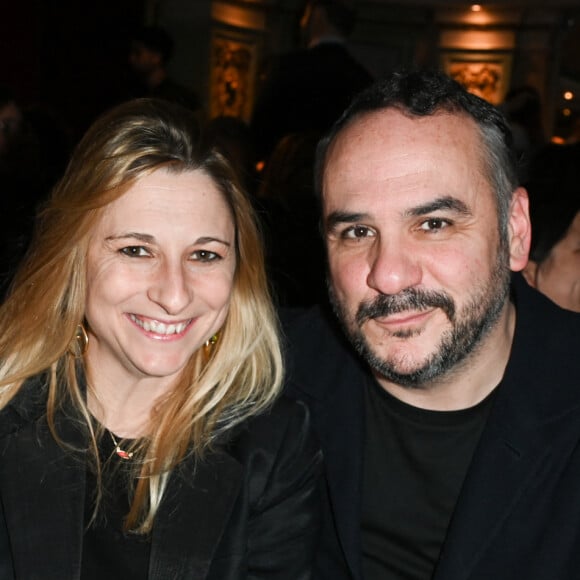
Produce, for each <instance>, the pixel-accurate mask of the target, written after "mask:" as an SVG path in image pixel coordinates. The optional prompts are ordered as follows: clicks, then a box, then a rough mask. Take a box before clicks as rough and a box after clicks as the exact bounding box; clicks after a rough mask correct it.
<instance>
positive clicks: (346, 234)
mask: <svg viewBox="0 0 580 580" xmlns="http://www.w3.org/2000/svg"><path fill="white" fill-rule="evenodd" d="M372 236H374V232H373V230H371V228H367V227H366V226H352V227H350V228H347V229H346V230H344V231H343V232H342V237H343V238H347V239H351V240H352V239H358V238H370V237H372Z"/></svg>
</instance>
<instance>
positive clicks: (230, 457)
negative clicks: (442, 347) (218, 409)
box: [0, 377, 321, 580]
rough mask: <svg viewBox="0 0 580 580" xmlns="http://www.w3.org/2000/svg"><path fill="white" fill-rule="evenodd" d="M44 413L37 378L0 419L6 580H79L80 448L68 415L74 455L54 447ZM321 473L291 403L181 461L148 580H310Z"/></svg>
mask: <svg viewBox="0 0 580 580" xmlns="http://www.w3.org/2000/svg"><path fill="white" fill-rule="evenodd" d="M45 407H46V388H45V386H44V381H43V380H42V379H41V378H40V377H38V378H37V379H35V380H32V381H29V382H28V383H27V384H26V385H25V386H24V387H23V388H22V389H21V391H20V392H19V394H18V395H17V396H16V397H15V399H13V400H12V401H11V402H10V404H9V405H7V406H6V407H5V408H4V409H3V410H2V411H0V578H2V580H63V579H66V580H80V578H81V556H82V550H83V546H82V540H83V533H84V524H85V492H86V472H87V469H86V463H87V462H86V459H85V453H86V452H85V451H83V449H85V448H86V446H87V445H86V437H85V435H84V433H83V431H82V429H81V428H80V425H81V424H80V423H78V422H77V421H75V420H74V416H73V418H71V416H70V412H71V411H70V409H69V410H68V411H67V410H65V412H68V416H66V415H65V416H64V418H65V420H63V416H59V417H57V428H58V432H59V435H60V436H61V437H62V438H63V440H64V441H65V442H66V443H67V444H68V445H69V447H63V446H61V445H59V444H58V443H56V441H55V440H54V438H53V437H52V435H51V433H50V431H49V429H48V425H47V422H46V417H45ZM72 449H77V451H76V452H73V450H72ZM320 465H321V454H320V450H319V448H318V446H317V444H316V442H315V440H314V438H313V437H312V435H311V432H310V429H309V414H308V411H307V409H306V408H305V407H304V406H303V405H299V404H298V405H297V404H296V403H294V402H293V401H289V400H288V399H286V398H282V399H279V400H278V401H277V402H276V404H275V405H274V406H273V407H272V409H271V410H270V411H269V412H267V413H264V414H263V415H260V416H257V417H254V418H252V419H251V420H248V421H246V422H245V423H244V424H242V425H241V426H239V427H238V428H236V429H235V433H232V437H231V439H229V440H228V441H225V442H223V443H222V444H221V445H219V446H217V447H216V449H215V450H214V451H213V452H212V453H211V454H210V455H208V456H207V457H206V458H205V459H204V460H203V461H197V460H195V458H194V457H192V456H188V457H187V458H186V459H184V460H183V461H182V462H181V463H180V464H179V465H178V466H177V467H176V468H175V469H174V471H173V472H172V474H171V476H170V478H169V481H168V485H167V488H166V490H165V493H164V495H163V499H162V501H161V504H160V506H159V510H158V513H157V515H156V519H155V522H154V526H153V530H152V533H151V554H150V560H149V569H148V575H147V578H148V580H168V579H169V578H171V579H172V580H226V579H227V580H246V579H252V580H258V579H266V578H267V579H276V580H307V579H310V578H311V563H312V557H313V553H314V550H315V547H316V543H317V539H318V531H319V516H320V514H319V502H318V489H319V483H318V476H319V472H320ZM125 580H130V579H129V578H126V579H125Z"/></svg>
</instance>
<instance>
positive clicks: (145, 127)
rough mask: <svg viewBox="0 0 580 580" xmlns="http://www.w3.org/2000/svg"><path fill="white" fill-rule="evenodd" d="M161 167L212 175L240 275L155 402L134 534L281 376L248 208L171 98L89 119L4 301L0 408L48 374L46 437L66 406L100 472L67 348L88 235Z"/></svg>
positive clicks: (82, 293)
mask: <svg viewBox="0 0 580 580" xmlns="http://www.w3.org/2000/svg"><path fill="white" fill-rule="evenodd" d="M159 168H164V169H166V170H168V171H170V172H176V173H179V172H183V171H203V172H204V173H206V174H207V175H208V176H210V177H211V178H212V179H213V180H214V182H215V184H216V185H217V187H218V189H219V190H220V192H221V193H222V194H223V196H224V199H225V200H226V201H227V203H228V205H229V207H230V208H231V211H232V216H233V220H234V225H235V232H236V271H235V276H234V283H233V289H232V295H231V302H230V307H229V312H228V315H227V318H226V321H225V323H224V325H223V327H222V329H221V331H220V335H219V340H218V342H217V344H216V345H215V346H214V347H213V348H212V352H211V354H210V355H209V358H208V356H207V353H204V349H203V348H202V349H200V350H199V351H198V352H197V353H195V354H194V355H193V356H192V357H191V359H190V361H189V363H188V364H187V366H186V368H185V369H184V371H183V373H182V375H181V377H180V379H179V381H178V383H177V384H176V385H175V387H174V389H173V390H172V391H171V393H170V394H169V395H168V396H167V397H166V398H165V399H164V400H163V401H161V402H160V403H159V404H158V405H157V406H156V408H155V410H154V417H153V418H152V421H151V430H150V432H149V434H148V436H147V437H146V438H144V439H143V440H139V441H138V442H137V443H136V445H135V451H137V453H136V455H137V456H139V457H140V461H138V462H136V465H137V468H136V469H137V472H136V474H135V475H136V476H138V477H137V478H136V481H137V484H136V488H135V492H134V496H133V503H132V507H131V511H130V513H129V514H128V516H127V521H126V526H127V527H128V528H129V529H133V530H136V531H140V532H147V531H149V530H150V529H151V526H152V523H153V518H154V516H155V513H156V510H157V507H158V505H159V503H160V501H161V496H162V495H163V489H164V486H165V483H166V481H167V478H168V474H169V473H170V471H171V470H172V468H173V467H174V466H175V465H176V464H177V463H178V462H179V461H180V460H181V459H183V458H184V457H185V456H186V455H187V454H188V453H190V452H192V453H194V454H195V455H196V456H198V457H201V456H202V455H203V454H204V452H206V451H207V450H208V449H209V448H210V447H211V445H212V443H214V442H215V440H216V439H217V438H219V437H220V436H222V435H224V434H226V433H227V432H228V431H229V430H231V429H232V428H233V427H234V426H235V425H236V424H238V423H239V422H240V421H242V420H243V419H245V418H247V417H249V416H251V415H254V414H257V413H259V412H261V411H263V410H264V409H266V408H267V407H268V405H270V404H271V402H272V401H273V400H274V398H275V397H276V396H277V394H278V393H279V390H280V385H281V380H282V357H281V353H280V346H279V341H278V333H277V322H276V316H275V312H274V309H273V306H272V303H271V300H270V296H269V292H268V284H267V280H266V275H265V270H264V259H263V251H262V245H261V239H260V235H259V228H258V226H257V222H256V219H255V215H254V212H253V210H252V207H251V204H250V202H249V201H248V199H247V198H246V196H245V195H244V193H243V192H242V191H241V190H240V188H239V186H238V185H237V180H236V178H235V176H234V174H233V171H232V169H231V168H230V166H229V164H228V163H227V162H226V160H225V159H224V158H223V157H222V156H221V155H220V154H219V153H217V152H216V151H214V150H212V149H210V148H208V147H206V146H205V145H204V143H203V139H202V137H201V133H200V130H199V127H198V124H197V122H196V120H195V117H194V116H193V114H191V113H190V112H188V111H187V110H186V109H183V108H181V107H179V106H177V105H174V104H171V103H169V102H164V101H158V100H152V99H139V100H135V101H130V102H128V103H124V104H122V105H120V106H118V107H116V108H115V109H113V110H112V111H110V112H108V113H106V114H105V115H104V116H102V117H101V118H100V119H98V120H97V121H96V122H95V123H94V125H93V126H92V127H91V128H90V129H89V130H88V132H87V133H86V135H85V136H84V137H83V139H82V140H81V142H80V143H79V145H78V147H77V148H76V150H75V151H74V153H73V155H72V157H71V160H70V163H69V165H68V168H67V170H66V172H65V174H64V176H63V178H62V179H61V180H60V182H59V183H58V184H57V186H56V187H55V189H54V191H53V193H52V196H51V198H50V200H49V202H48V204H47V205H46V207H45V208H44V209H43V210H42V211H41V212H40V215H39V218H38V220H37V229H36V232H35V236H34V238H33V241H32V244H31V247H30V249H29V251H28V253H27V255H26V257H25V259H24V260H23V263H22V264H21V267H20V268H19V270H18V272H17V274H16V276H15V279H14V281H13V283H12V286H11V289H10V292H9V294H8V297H7V299H6V300H5V302H4V304H3V305H2V306H1V308H0V386H1V387H2V388H1V390H0V408H3V407H4V406H6V404H8V402H9V401H10V400H11V399H12V398H13V397H14V396H15V395H16V394H17V393H18V391H19V390H20V388H21V386H22V384H23V383H24V382H25V381H26V380H27V379H28V378H30V377H33V376H35V375H38V374H41V373H45V374H46V375H47V381H46V382H47V383H48V403H47V420H48V424H49V426H50V429H51V431H52V433H53V436H54V437H55V438H56V439H57V440H59V441H60V439H59V436H58V421H57V420H56V413H57V411H58V410H59V409H60V408H62V407H63V406H65V405H70V404H71V403H72V405H73V407H74V408H75V409H76V410H77V414H80V416H81V417H82V422H83V424H85V426H86V429H87V433H88V434H89V436H90V437H89V440H90V441H92V444H91V445H90V447H91V449H92V455H93V456H94V461H95V463H96V465H97V470H98V473H100V471H99V470H100V464H99V460H98V450H97V442H98V440H99V437H100V436H101V434H102V433H101V431H100V430H99V429H97V430H96V431H95V429H94V428H93V422H92V420H91V416H90V414H89V411H88V409H87V406H86V393H85V392H84V390H83V388H82V386H80V385H79V380H78V378H77V372H78V368H77V366H78V364H79V362H80V364H81V365H82V359H79V358H75V357H74V356H73V355H72V354H71V350H72V349H71V345H74V344H75V336H76V333H77V328H78V327H79V325H81V324H82V323H83V318H84V308H85V300H86V290H87V289H86V270H87V249H88V241H89V238H90V235H91V232H92V231H93V229H94V227H95V225H96V223H97V220H98V219H99V217H100V215H101V213H102V211H103V208H104V207H105V206H107V205H108V204H109V203H111V202H112V201H114V200H115V199H117V198H119V197H120V196H122V195H123V194H124V192H125V191H127V189H128V188H129V187H130V186H131V185H132V184H133V183H134V182H135V180H136V179H138V178H140V177H141V176H143V175H145V174H147V173H150V172H152V171H155V170H156V169H159ZM81 374H82V373H81ZM89 379H90V377H89ZM88 388H90V387H88Z"/></svg>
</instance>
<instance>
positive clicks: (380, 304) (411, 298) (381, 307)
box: [356, 288, 455, 326]
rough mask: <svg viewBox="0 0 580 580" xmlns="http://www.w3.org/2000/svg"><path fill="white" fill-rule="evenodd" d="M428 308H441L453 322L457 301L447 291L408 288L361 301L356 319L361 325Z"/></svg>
mask: <svg viewBox="0 0 580 580" xmlns="http://www.w3.org/2000/svg"><path fill="white" fill-rule="evenodd" d="M428 308H441V310H443V312H445V314H446V316H447V318H448V319H449V320H450V321H451V322H452V321H453V320H454V319H455V303H454V302H453V300H452V298H451V297H450V296H448V295H447V294H446V293H445V292H437V291H434V290H421V289H418V288H407V289H406V290H403V291H402V292H399V293H398V294H379V295H378V296H377V297H376V298H374V299H373V300H371V301H368V302H361V304H360V306H359V307H358V310H357V313H356V321H357V323H358V324H359V326H360V325H362V324H363V323H364V322H366V321H367V320H369V319H372V318H381V317H385V316H389V315H390V314H396V313H398V312H405V311H406V310H413V311H422V310H427V309H428Z"/></svg>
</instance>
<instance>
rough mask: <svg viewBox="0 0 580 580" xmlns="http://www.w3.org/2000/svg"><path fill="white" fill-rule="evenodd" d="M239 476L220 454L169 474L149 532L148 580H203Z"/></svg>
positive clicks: (234, 463) (234, 465)
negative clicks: (151, 532)
mask: <svg viewBox="0 0 580 580" xmlns="http://www.w3.org/2000/svg"><path fill="white" fill-rule="evenodd" d="M242 476H243V470H242V466H241V465H240V464H239V463H238V462H237V461H236V460H234V459H233V458H231V457H230V456H228V455H226V454H215V455H213V454H212V455H211V456H210V457H209V458H208V459H207V460H206V461H198V462H196V461H195V459H194V458H193V457H190V458H188V459H187V460H186V461H184V462H183V464H182V465H181V466H180V467H179V468H178V469H176V470H175V472H174V473H173V474H172V475H171V477H170V480H169V482H168V486H167V490H166V492H165V495H164V497H163V500H162V502H161V505H160V507H159V512H158V513H157V516H156V519H155V524H154V527H153V537H152V546H151V561H150V567H149V580H167V579H168V578H179V579H180V580H203V579H205V578H206V577H207V575H208V572H209V567H210V564H211V561H212V556H213V554H214V552H215V550H216V548H217V545H218V543H219V540H220V538H221V536H222V534H223V531H224V528H225V526H226V524H227V522H228V520H229V518H230V513H231V510H232V507H233V505H234V502H235V500H236V498H237V496H238V493H239V490H240V487H241V483H242Z"/></svg>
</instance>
